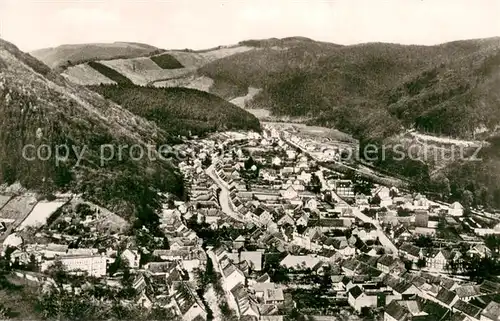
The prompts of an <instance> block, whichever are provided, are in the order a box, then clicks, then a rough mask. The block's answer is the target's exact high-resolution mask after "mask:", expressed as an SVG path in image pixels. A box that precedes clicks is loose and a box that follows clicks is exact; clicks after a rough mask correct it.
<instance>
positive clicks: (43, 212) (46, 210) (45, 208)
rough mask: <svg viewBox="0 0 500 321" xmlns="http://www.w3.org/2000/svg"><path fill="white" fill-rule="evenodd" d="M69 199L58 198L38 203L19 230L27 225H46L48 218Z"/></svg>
mask: <svg viewBox="0 0 500 321" xmlns="http://www.w3.org/2000/svg"><path fill="white" fill-rule="evenodd" d="M66 202H67V200H57V201H52V202H49V201H41V202H38V203H37V204H36V206H35V207H34V208H33V210H32V211H31V213H30V214H29V215H28V217H27V218H26V219H25V220H24V221H23V222H22V223H21V225H20V226H19V228H18V229H19V230H23V229H24V228H26V227H29V226H33V227H38V226H42V225H45V224H46V223H47V219H48V218H49V217H50V216H51V215H52V214H54V213H55V212H56V211H57V210H58V209H59V208H61V206H63V205H64V204H66Z"/></svg>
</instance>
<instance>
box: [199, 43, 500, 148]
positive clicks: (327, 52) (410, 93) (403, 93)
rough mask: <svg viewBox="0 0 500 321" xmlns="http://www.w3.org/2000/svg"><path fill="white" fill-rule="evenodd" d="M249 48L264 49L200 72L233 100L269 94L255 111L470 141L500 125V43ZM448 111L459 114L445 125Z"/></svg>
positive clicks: (376, 133) (383, 133)
mask: <svg viewBox="0 0 500 321" xmlns="http://www.w3.org/2000/svg"><path fill="white" fill-rule="evenodd" d="M241 44H245V45H246V46H255V47H256V48H258V50H251V51H247V52H244V53H239V54H234V55H232V56H230V57H226V58H223V59H219V60H216V61H214V62H212V63H209V64H207V65H205V66H203V67H202V68H200V69H199V71H198V73H199V74H201V75H203V76H206V77H210V78H211V79H213V80H214V81H215V83H214V85H213V86H212V88H211V92H213V93H215V94H218V95H220V96H222V97H224V98H227V99H232V98H234V97H237V96H241V95H242V94H243V95H245V94H246V91H247V89H248V87H255V88H261V89H263V90H262V91H261V93H260V94H259V95H257V96H256V97H255V99H254V101H253V103H252V105H251V107H255V108H267V109H271V110H272V112H273V113H274V114H276V115H296V116H305V115H307V116H310V117H312V118H314V119H316V120H315V121H314V123H316V124H322V125H333V126H339V127H341V128H342V129H344V130H346V131H348V132H350V133H353V134H358V135H362V136H363V137H378V138H383V137H387V136H390V135H391V134H393V133H395V132H399V131H401V130H402V129H403V128H412V127H416V128H418V129H422V130H425V131H428V132H431V133H438V134H448V135H456V136H466V137H469V136H471V135H472V134H473V132H474V130H475V129H476V128H479V127H483V126H485V127H487V128H489V129H490V130H493V129H494V127H495V125H496V124H498V121H499V120H500V118H499V117H500V112H499V111H498V110H499V109H498V108H495V107H493V106H498V105H497V104H498V99H497V96H496V94H495V93H493V92H492V88H493V87H492V86H494V85H496V82H497V78H498V77H497V75H498V73H497V71H498V69H497V68H498V67H499V65H500V64H499V59H498V52H499V48H500V39H499V38H490V39H483V40H466V41H457V42H452V43H447V44H443V45H438V46H403V45H397V44H384V43H368V44H361V45H353V46H339V45H336V44H329V43H322V42H315V41H312V40H310V39H307V38H285V39H267V40H250V41H244V42H242V43H241ZM487 106H488V107H487ZM443 113H448V114H449V115H454V117H453V118H450V119H452V120H451V121H444V119H443V117H441V118H440V116H439V115H440V114H441V115H443ZM374 115H375V117H374ZM473 115H477V116H473ZM436 123H442V126H438V125H436ZM382 124H383V125H382ZM457 128H464V129H463V130H457ZM361 131H362V132H361Z"/></svg>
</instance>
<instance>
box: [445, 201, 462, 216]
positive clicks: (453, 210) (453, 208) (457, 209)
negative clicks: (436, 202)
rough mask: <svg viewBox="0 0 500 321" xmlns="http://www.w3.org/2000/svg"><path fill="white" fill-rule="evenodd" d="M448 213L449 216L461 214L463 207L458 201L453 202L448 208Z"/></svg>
mask: <svg viewBox="0 0 500 321" xmlns="http://www.w3.org/2000/svg"><path fill="white" fill-rule="evenodd" d="M448 214H450V215H451V216H463V215H464V207H463V206H462V204H460V203H459V202H455V203H453V204H451V205H450V207H449V208H448Z"/></svg>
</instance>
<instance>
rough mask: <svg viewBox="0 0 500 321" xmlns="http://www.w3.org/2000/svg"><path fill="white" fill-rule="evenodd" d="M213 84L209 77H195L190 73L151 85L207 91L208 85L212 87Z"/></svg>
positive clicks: (208, 89)
mask: <svg viewBox="0 0 500 321" xmlns="http://www.w3.org/2000/svg"><path fill="white" fill-rule="evenodd" d="M213 84H214V81H213V80H212V79H211V78H209V77H205V76H200V77H197V76H193V75H191V76H187V77H181V78H175V79H170V80H163V81H159V82H155V83H154V84H153V85H154V86H155V87H184V88H191V89H197V90H201V91H206V92H209V91H210V87H212V85H213Z"/></svg>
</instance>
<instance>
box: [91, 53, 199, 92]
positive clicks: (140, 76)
mask: <svg viewBox="0 0 500 321" xmlns="http://www.w3.org/2000/svg"><path fill="white" fill-rule="evenodd" d="M100 63H102V64H103V65H106V66H108V67H110V68H112V69H114V70H116V71H117V72H119V73H120V74H122V75H123V76H125V77H127V78H128V79H130V80H131V81H132V82H133V83H134V84H136V85H143V86H144V85H147V84H149V83H152V82H154V81H158V80H167V79H171V78H178V77H182V76H184V75H187V74H189V73H190V72H193V71H194V69H192V68H179V69H162V68H161V67H160V66H158V65H157V64H156V63H154V61H152V60H151V59H149V58H135V59H117V60H103V61H100Z"/></svg>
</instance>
